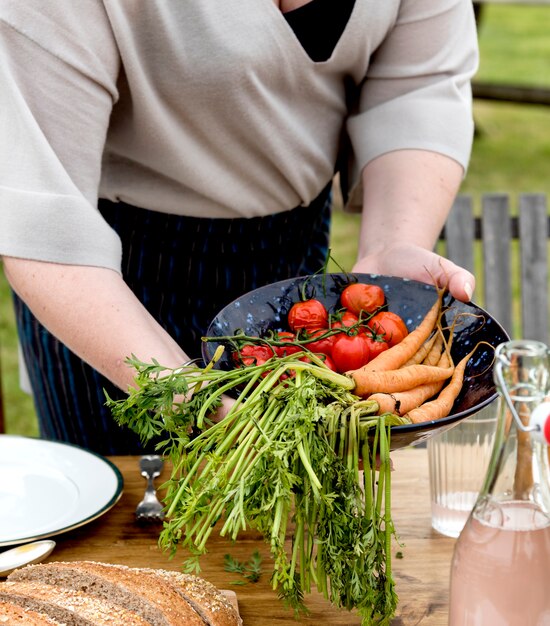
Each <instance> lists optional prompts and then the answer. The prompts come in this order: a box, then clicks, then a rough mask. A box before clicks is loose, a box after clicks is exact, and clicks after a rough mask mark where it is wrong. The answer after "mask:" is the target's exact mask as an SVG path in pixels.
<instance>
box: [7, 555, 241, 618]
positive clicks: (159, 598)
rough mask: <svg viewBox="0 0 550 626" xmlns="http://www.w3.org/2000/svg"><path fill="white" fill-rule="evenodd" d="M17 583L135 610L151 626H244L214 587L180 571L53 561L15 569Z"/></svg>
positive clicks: (229, 603) (14, 578) (14, 577)
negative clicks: (43, 585) (78, 594)
mask: <svg viewBox="0 0 550 626" xmlns="http://www.w3.org/2000/svg"><path fill="white" fill-rule="evenodd" d="M17 581H21V582H23V581H34V582H40V583H46V584H49V585H52V586H56V587H58V588H65V589H72V590H74V591H78V592H81V593H84V594H86V595H87V596H90V597H96V598H100V599H103V600H105V601H107V602H109V603H112V604H116V605H119V606H123V607H126V608H127V609H130V610H132V611H133V612H135V613H136V614H137V615H140V616H142V617H143V618H145V619H146V620H147V621H148V622H149V623H150V624H152V625H153V626H157V625H158V626H181V625H182V624H185V625H186V626H205V625H207V626H241V625H242V621H241V618H240V617H239V615H238V611H237V610H236V609H235V608H234V606H233V605H232V604H231V602H230V601H229V600H228V599H227V598H226V597H225V596H224V595H223V594H222V593H221V592H220V591H219V590H218V589H217V588H216V587H215V586H214V585H212V584H211V583H209V582H208V581H206V580H204V579H203V578H200V577H198V576H191V575H188V574H182V573H179V572H170V571H167V570H160V569H152V568H130V567H126V566H124V565H112V564H107V563H98V562H95V561H74V562H52V563H46V564H40V565H28V566H26V567H23V568H20V569H18V570H16V571H15V572H13V573H12V574H10V576H9V577H8V582H17ZM0 589H1V585H0ZM112 624H113V626H114V623H112ZM0 626H1V625H0Z"/></svg>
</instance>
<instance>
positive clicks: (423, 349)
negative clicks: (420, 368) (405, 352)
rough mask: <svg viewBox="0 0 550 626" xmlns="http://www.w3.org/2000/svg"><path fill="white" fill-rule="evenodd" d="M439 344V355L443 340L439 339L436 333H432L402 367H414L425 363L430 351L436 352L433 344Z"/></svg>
mask: <svg viewBox="0 0 550 626" xmlns="http://www.w3.org/2000/svg"><path fill="white" fill-rule="evenodd" d="M436 341H437V342H438V343H439V352H440V353H441V342H442V341H443V339H442V338H441V339H440V338H439V336H438V333H433V334H432V336H431V337H428V339H426V341H425V342H424V343H423V344H422V345H421V346H420V348H419V349H418V351H417V352H416V353H415V354H413V355H412V357H411V358H410V359H409V360H408V361H407V362H406V363H404V364H403V365H416V364H417V363H426V359H427V358H428V355H429V354H431V352H432V350H436V346H435V345H434V344H435V342H436ZM427 365H434V363H428V364H427Z"/></svg>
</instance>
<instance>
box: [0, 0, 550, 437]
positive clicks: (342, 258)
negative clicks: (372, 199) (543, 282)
mask: <svg viewBox="0 0 550 626" xmlns="http://www.w3.org/2000/svg"><path fill="white" fill-rule="evenodd" d="M478 30H479V43H480V50H481V61H480V68H479V72H478V75H477V76H476V78H475V83H474V94H476V95H477V96H478V97H476V98H475V100H474V118H475V123H476V137H475V142H474V149H473V154H472V159H471V163H470V168H469V170H468V173H467V175H466V177H465V179H464V182H463V185H462V189H461V193H467V194H471V195H472V197H473V198H474V206H475V207H476V210H479V206H480V198H481V195H482V194H483V193H486V192H505V193H508V194H510V195H511V197H512V203H513V202H514V198H515V197H516V196H517V194H519V193H523V192H540V193H544V194H546V195H547V197H548V198H550V37H549V36H548V33H549V31H550V3H549V2H546V4H544V3H541V4H536V2H535V3H533V4H531V3H522V2H521V1H519V2H517V3H508V2H505V3H502V4H500V3H496V4H484V5H482V8H481V11H480V16H479V23H478ZM508 87H513V89H509V88H508ZM516 87H519V88H520V89H519V90H517V89H516ZM524 97H525V98H526V99H527V101H525V102H519V101H516V100H521V99H523V98H524ZM493 98H497V99H493ZM499 98H509V99H508V100H506V99H499ZM510 98H511V99H510ZM358 225H359V217H358V216H357V215H351V214H347V213H344V212H343V211H342V210H341V201H340V198H339V197H337V196H336V197H335V201H334V219H333V228H332V242H331V253H332V256H333V258H334V259H335V261H336V262H337V263H338V265H339V266H340V267H342V268H343V269H345V270H349V269H350V268H351V266H352V265H353V262H354V260H355V255H356V251H357V232H358ZM329 269H330V270H332V271H338V269H337V267H336V266H335V264H334V263H333V264H332V265H331V267H329ZM475 299H476V298H475V295H474V300H475ZM0 374H1V376H0V381H1V383H0V384H1V385H2V394H1V395H2V396H3V407H4V419H5V430H6V432H8V433H13V434H22V435H29V436H33V435H37V433H38V431H37V426H36V416H35V412H34V407H33V403H32V399H31V398H30V397H29V396H28V395H27V394H25V393H24V392H22V391H21V390H20V387H19V375H18V367H17V338H16V332H15V326H14V318H13V311H12V303H11V296H10V292H9V289H8V286H7V284H6V281H5V278H4V274H3V272H2V271H1V265H0Z"/></svg>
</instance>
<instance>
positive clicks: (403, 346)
mask: <svg viewBox="0 0 550 626" xmlns="http://www.w3.org/2000/svg"><path fill="white" fill-rule="evenodd" d="M444 293H445V289H438V290H437V300H436V301H435V302H434V303H433V305H432V307H431V309H430V310H429V311H428V312H427V313H426V315H425V316H424V319H423V320H422V321H421V322H420V324H419V325H418V326H417V327H416V328H415V329H414V330H412V331H411V332H410V333H409V334H408V335H407V336H406V337H404V338H403V339H402V340H401V341H400V342H399V343H397V344H395V345H394V346H392V347H391V348H389V349H388V350H384V352H381V353H380V354H379V355H378V356H376V357H374V359H372V361H369V362H368V363H367V364H366V365H363V367H361V368H359V369H358V370H355V371H354V372H353V374H355V373H356V372H369V371H372V370H377V371H382V370H396V369H397V368H399V367H401V366H402V365H404V364H405V363H406V362H407V361H408V360H409V359H410V358H411V357H412V356H413V355H414V354H415V353H416V352H418V350H419V349H420V346H421V345H422V344H423V343H424V342H425V341H426V339H428V337H429V336H430V335H431V334H432V332H433V330H434V328H435V326H436V324H437V321H438V319H439V313H440V311H441V304H442V302H443V294H444ZM354 378H355V376H354ZM358 378H361V374H359V375H358Z"/></svg>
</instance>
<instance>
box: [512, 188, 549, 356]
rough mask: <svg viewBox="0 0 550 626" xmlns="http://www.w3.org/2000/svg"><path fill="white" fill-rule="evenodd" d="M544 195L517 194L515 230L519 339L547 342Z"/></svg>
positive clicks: (546, 248) (545, 209)
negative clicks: (517, 238) (518, 266)
mask: <svg viewBox="0 0 550 626" xmlns="http://www.w3.org/2000/svg"><path fill="white" fill-rule="evenodd" d="M546 225H547V206H546V197H545V195H544V194H521V195H520V198H519V230H520V259H521V319H522V337H523V338H525V339H536V340H538V341H542V342H544V343H546V344H547V343H548V239H547V234H546Z"/></svg>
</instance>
